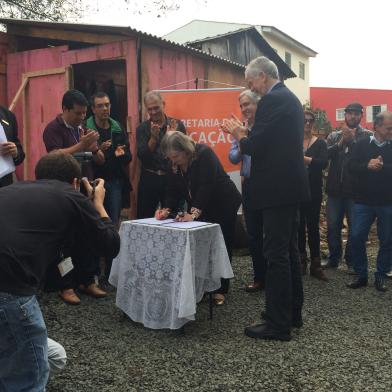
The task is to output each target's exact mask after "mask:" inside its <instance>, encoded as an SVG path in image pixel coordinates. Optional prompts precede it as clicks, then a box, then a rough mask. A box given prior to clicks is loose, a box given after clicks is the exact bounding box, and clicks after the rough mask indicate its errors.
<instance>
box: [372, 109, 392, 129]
mask: <svg viewBox="0 0 392 392" xmlns="http://www.w3.org/2000/svg"><path fill="white" fill-rule="evenodd" d="M388 117H389V118H392V112H386V111H385V112H380V113H378V114H377V116H376V117H374V123H373V127H374V128H376V127H379V126H381V125H383V124H384V121H385V119H386V118H388Z"/></svg>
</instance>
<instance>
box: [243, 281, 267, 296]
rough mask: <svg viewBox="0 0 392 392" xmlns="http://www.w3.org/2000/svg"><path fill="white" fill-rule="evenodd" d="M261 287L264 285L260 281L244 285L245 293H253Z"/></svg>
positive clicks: (261, 288)
mask: <svg viewBox="0 0 392 392" xmlns="http://www.w3.org/2000/svg"><path fill="white" fill-rule="evenodd" d="M263 289H264V285H263V284H262V283H260V282H254V283H251V284H248V285H247V286H246V287H245V291H246V292H247V293H255V292H256V291H261V290H263Z"/></svg>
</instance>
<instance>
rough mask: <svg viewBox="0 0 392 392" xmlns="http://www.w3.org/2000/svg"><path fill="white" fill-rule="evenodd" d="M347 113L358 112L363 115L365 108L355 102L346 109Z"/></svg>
mask: <svg viewBox="0 0 392 392" xmlns="http://www.w3.org/2000/svg"><path fill="white" fill-rule="evenodd" d="M344 111H345V112H358V113H363V106H362V105H361V104H360V103H358V102H353V103H350V104H348V105H347V106H346V107H345V109H344Z"/></svg>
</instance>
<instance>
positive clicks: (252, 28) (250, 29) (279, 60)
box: [188, 26, 297, 78]
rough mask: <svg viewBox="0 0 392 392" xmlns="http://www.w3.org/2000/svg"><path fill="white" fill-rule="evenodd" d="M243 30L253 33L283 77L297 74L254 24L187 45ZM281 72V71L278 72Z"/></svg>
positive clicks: (292, 76)
mask: <svg viewBox="0 0 392 392" xmlns="http://www.w3.org/2000/svg"><path fill="white" fill-rule="evenodd" d="M243 32H249V33H250V34H252V35H253V37H254V38H255V40H256V41H258V42H259V44H260V46H261V47H262V48H263V49H262V52H263V53H264V55H265V56H267V57H268V58H269V59H270V60H272V61H273V62H274V63H275V64H276V65H277V67H278V68H280V70H281V71H284V75H283V76H284V77H285V78H295V77H296V76H297V75H296V74H295V72H294V71H293V70H292V69H291V68H290V67H289V66H288V65H287V64H286V63H285V62H284V61H283V59H282V58H281V57H280V56H279V55H278V54H277V53H276V52H275V50H274V49H273V48H272V47H271V45H270V44H269V43H268V42H267V40H266V39H265V38H264V37H263V36H262V35H261V34H260V32H259V31H258V30H257V28H256V27H255V26H250V27H245V28H241V29H238V30H233V31H229V32H226V33H223V34H220V35H216V36H214V37H210V38H208V37H207V38H203V39H200V40H197V41H193V42H189V43H188V45H192V44H195V43H200V42H206V41H210V40H214V39H219V38H223V37H227V36H230V35H234V34H241V33H243ZM279 73H282V72H279Z"/></svg>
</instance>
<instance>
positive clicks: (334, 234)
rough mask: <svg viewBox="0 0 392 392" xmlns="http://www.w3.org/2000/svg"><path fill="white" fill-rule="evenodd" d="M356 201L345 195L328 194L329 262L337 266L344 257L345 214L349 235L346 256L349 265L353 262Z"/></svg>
mask: <svg viewBox="0 0 392 392" xmlns="http://www.w3.org/2000/svg"><path fill="white" fill-rule="evenodd" d="M353 205H354V202H353V201H352V200H350V199H345V198H343V197H331V196H328V200H327V241H328V250H329V263H330V264H331V265H332V266H335V267H337V266H338V264H339V261H340V260H341V258H342V254H343V250H342V228H343V219H344V216H346V217H347V223H348V236H347V243H346V249H345V252H344V253H345V254H344V258H345V260H346V263H347V265H349V266H350V265H351V264H352V257H351V222H352V211H353Z"/></svg>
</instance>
